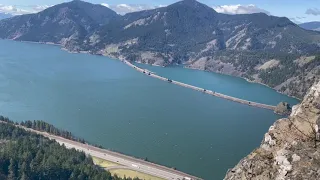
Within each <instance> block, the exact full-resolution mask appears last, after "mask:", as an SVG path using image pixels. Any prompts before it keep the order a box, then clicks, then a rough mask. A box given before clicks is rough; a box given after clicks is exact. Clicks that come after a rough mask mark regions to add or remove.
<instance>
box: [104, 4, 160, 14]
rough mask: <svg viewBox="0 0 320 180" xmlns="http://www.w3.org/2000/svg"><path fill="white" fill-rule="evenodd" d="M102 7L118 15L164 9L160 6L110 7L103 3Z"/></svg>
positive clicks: (132, 5) (125, 5)
mask: <svg viewBox="0 0 320 180" xmlns="http://www.w3.org/2000/svg"><path fill="white" fill-rule="evenodd" d="M101 5H103V6H106V7H108V8H110V9H112V10H114V11H115V12H117V13H118V14H126V13H130V12H136V11H143V10H149V9H155V8H158V7H164V6H163V5H159V6H151V5H146V4H117V5H109V4H106V3H102V4H101Z"/></svg>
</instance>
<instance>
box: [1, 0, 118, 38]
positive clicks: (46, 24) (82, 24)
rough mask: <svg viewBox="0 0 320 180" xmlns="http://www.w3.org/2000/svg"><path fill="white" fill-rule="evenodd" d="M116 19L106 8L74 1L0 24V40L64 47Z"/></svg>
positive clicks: (114, 14)
mask: <svg viewBox="0 0 320 180" xmlns="http://www.w3.org/2000/svg"><path fill="white" fill-rule="evenodd" d="M117 17H118V15H117V14H116V13H115V12H114V11H112V10H110V9H108V8H107V7H104V6H101V5H93V4H90V3H86V2H83V1H78V0H75V1H72V2H69V3H63V4H59V5H56V6H53V7H51V8H48V9H46V10H44V11H42V12H40V13H37V14H28V15H22V16H15V17H13V18H10V19H4V20H2V21H0V38H8V39H14V40H23V41H36V42H53V43H61V44H65V43H67V42H69V41H72V40H77V39H81V38H84V37H85V36H86V35H87V34H88V33H91V32H93V31H94V30H95V29H97V28H98V27H99V26H100V25H105V24H108V23H109V21H111V20H113V19H115V18H117Z"/></svg>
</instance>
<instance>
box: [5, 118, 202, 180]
mask: <svg viewBox="0 0 320 180" xmlns="http://www.w3.org/2000/svg"><path fill="white" fill-rule="evenodd" d="M0 123H4V124H5V123H8V122H5V121H0ZM10 124H12V123H10ZM13 125H15V126H16V127H18V128H21V129H24V130H26V131H29V132H33V133H36V134H39V135H42V136H44V137H47V138H49V139H51V140H55V141H56V142H58V143H59V144H60V145H63V146H65V147H66V148H68V149H76V150H78V151H81V152H84V153H85V154H87V155H90V156H92V157H97V158H100V159H102V160H106V161H109V162H112V163H115V164H119V165H121V166H123V167H124V168H126V169H129V170H132V171H138V172H141V173H145V174H149V175H152V176H156V177H159V178H163V179H167V180H179V179H184V178H190V179H191V180H201V179H200V178H198V177H195V176H192V175H189V174H186V173H183V172H180V171H177V170H174V169H171V168H168V167H165V166H161V165H158V164H154V163H151V162H148V161H144V160H141V159H136V158H134V157H131V156H127V155H123V154H120V153H117V152H113V151H109V150H106V149H102V148H98V147H95V146H92V145H89V144H83V143H81V142H77V141H73V140H69V139H66V138H63V137H60V136H55V135H52V134H49V133H47V132H42V131H37V130H34V129H31V128H26V127H24V126H21V125H18V124H13Z"/></svg>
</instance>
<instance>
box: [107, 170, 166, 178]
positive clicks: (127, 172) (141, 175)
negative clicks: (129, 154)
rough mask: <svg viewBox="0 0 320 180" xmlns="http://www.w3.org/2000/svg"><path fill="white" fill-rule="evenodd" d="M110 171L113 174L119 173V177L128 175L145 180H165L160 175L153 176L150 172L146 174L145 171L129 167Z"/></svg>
mask: <svg viewBox="0 0 320 180" xmlns="http://www.w3.org/2000/svg"><path fill="white" fill-rule="evenodd" d="M110 173H111V174H112V175H115V174H117V175H118V176H119V177H122V178H123V177H124V176H126V177H131V178H135V177H137V178H139V179H144V180H164V179H162V178H159V177H155V176H151V175H149V174H144V173H141V172H137V171H133V170H129V169H114V170H110Z"/></svg>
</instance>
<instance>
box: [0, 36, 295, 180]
mask: <svg viewBox="0 0 320 180" xmlns="http://www.w3.org/2000/svg"><path fill="white" fill-rule="evenodd" d="M0 48H1V51H0V114H2V115H4V116H8V117H10V118H11V119H13V120H16V121H21V120H34V119H37V120H45V121H47V122H49V123H51V124H54V125H55V126H57V127H59V128H62V129H66V130H69V131H71V132H72V133H73V134H75V135H76V136H79V137H82V138H85V139H86V140H88V141H89V142H91V143H96V144H100V145H102V146H103V147H105V148H107V149H111V150H115V151H119V152H123V153H125V154H129V155H133V156H136V157H140V158H145V157H147V158H148V159H149V160H151V161H154V162H157V163H160V164H164V165H166V166H168V167H176V168H177V169H179V170H182V171H185V172H187V173H191V174H193V175H196V176H200V177H202V178H204V179H206V180H212V179H222V178H223V177H224V175H225V173H226V171H227V169H228V168H231V167H233V166H234V165H235V164H236V163H237V162H238V161H239V160H240V159H241V158H243V157H244V156H245V155H247V154H248V153H249V152H251V151H252V150H253V149H254V148H255V147H257V146H258V145H259V144H260V142H261V140H262V138H263V135H264V133H265V132H266V131H267V130H268V128H269V126H270V125H271V124H272V123H273V122H274V121H275V120H276V119H278V118H280V116H278V115H275V114H274V113H273V112H272V111H269V110H265V109H259V108H255V107H249V106H246V105H242V104H238V103H234V102H230V101H227V100H224V99H219V98H216V97H213V96H209V95H206V94H203V93H200V92H197V91H193V90H191V89H186V88H183V87H180V86H176V85H173V84H170V83H167V82H164V81H160V80H157V79H154V78H150V77H148V76H146V75H144V74H142V73H139V72H137V71H135V70H134V69H132V68H130V67H128V66H127V65H125V64H124V63H122V62H121V61H118V60H113V59H110V58H107V57H102V56H93V55H88V54H71V53H68V52H65V51H63V50H60V48H59V47H57V46H52V45H43V44H33V43H22V42H14V41H7V40H0ZM142 66H145V65H142ZM148 68H150V70H152V71H154V72H156V73H158V74H161V75H163V76H167V77H170V78H174V79H176V80H179V81H182V82H185V83H190V84H193V85H198V86H201V87H204V88H208V89H212V90H216V91H217V92H220V93H225V94H227V95H234V96H237V97H241V98H248V99H249V98H250V100H256V101H257V102H262V103H271V104H276V103H278V101H282V100H286V101H288V102H291V103H293V104H294V103H298V101H297V100H295V99H293V98H289V97H287V96H284V95H281V94H279V93H277V92H275V91H273V90H271V89H269V88H267V87H264V86H262V85H257V84H252V83H248V82H246V81H244V80H242V79H239V78H235V77H231V76H224V75H219V74H214V73H208V72H202V71H196V70H190V69H183V68H178V67H172V68H161V67H151V66H148Z"/></svg>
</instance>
